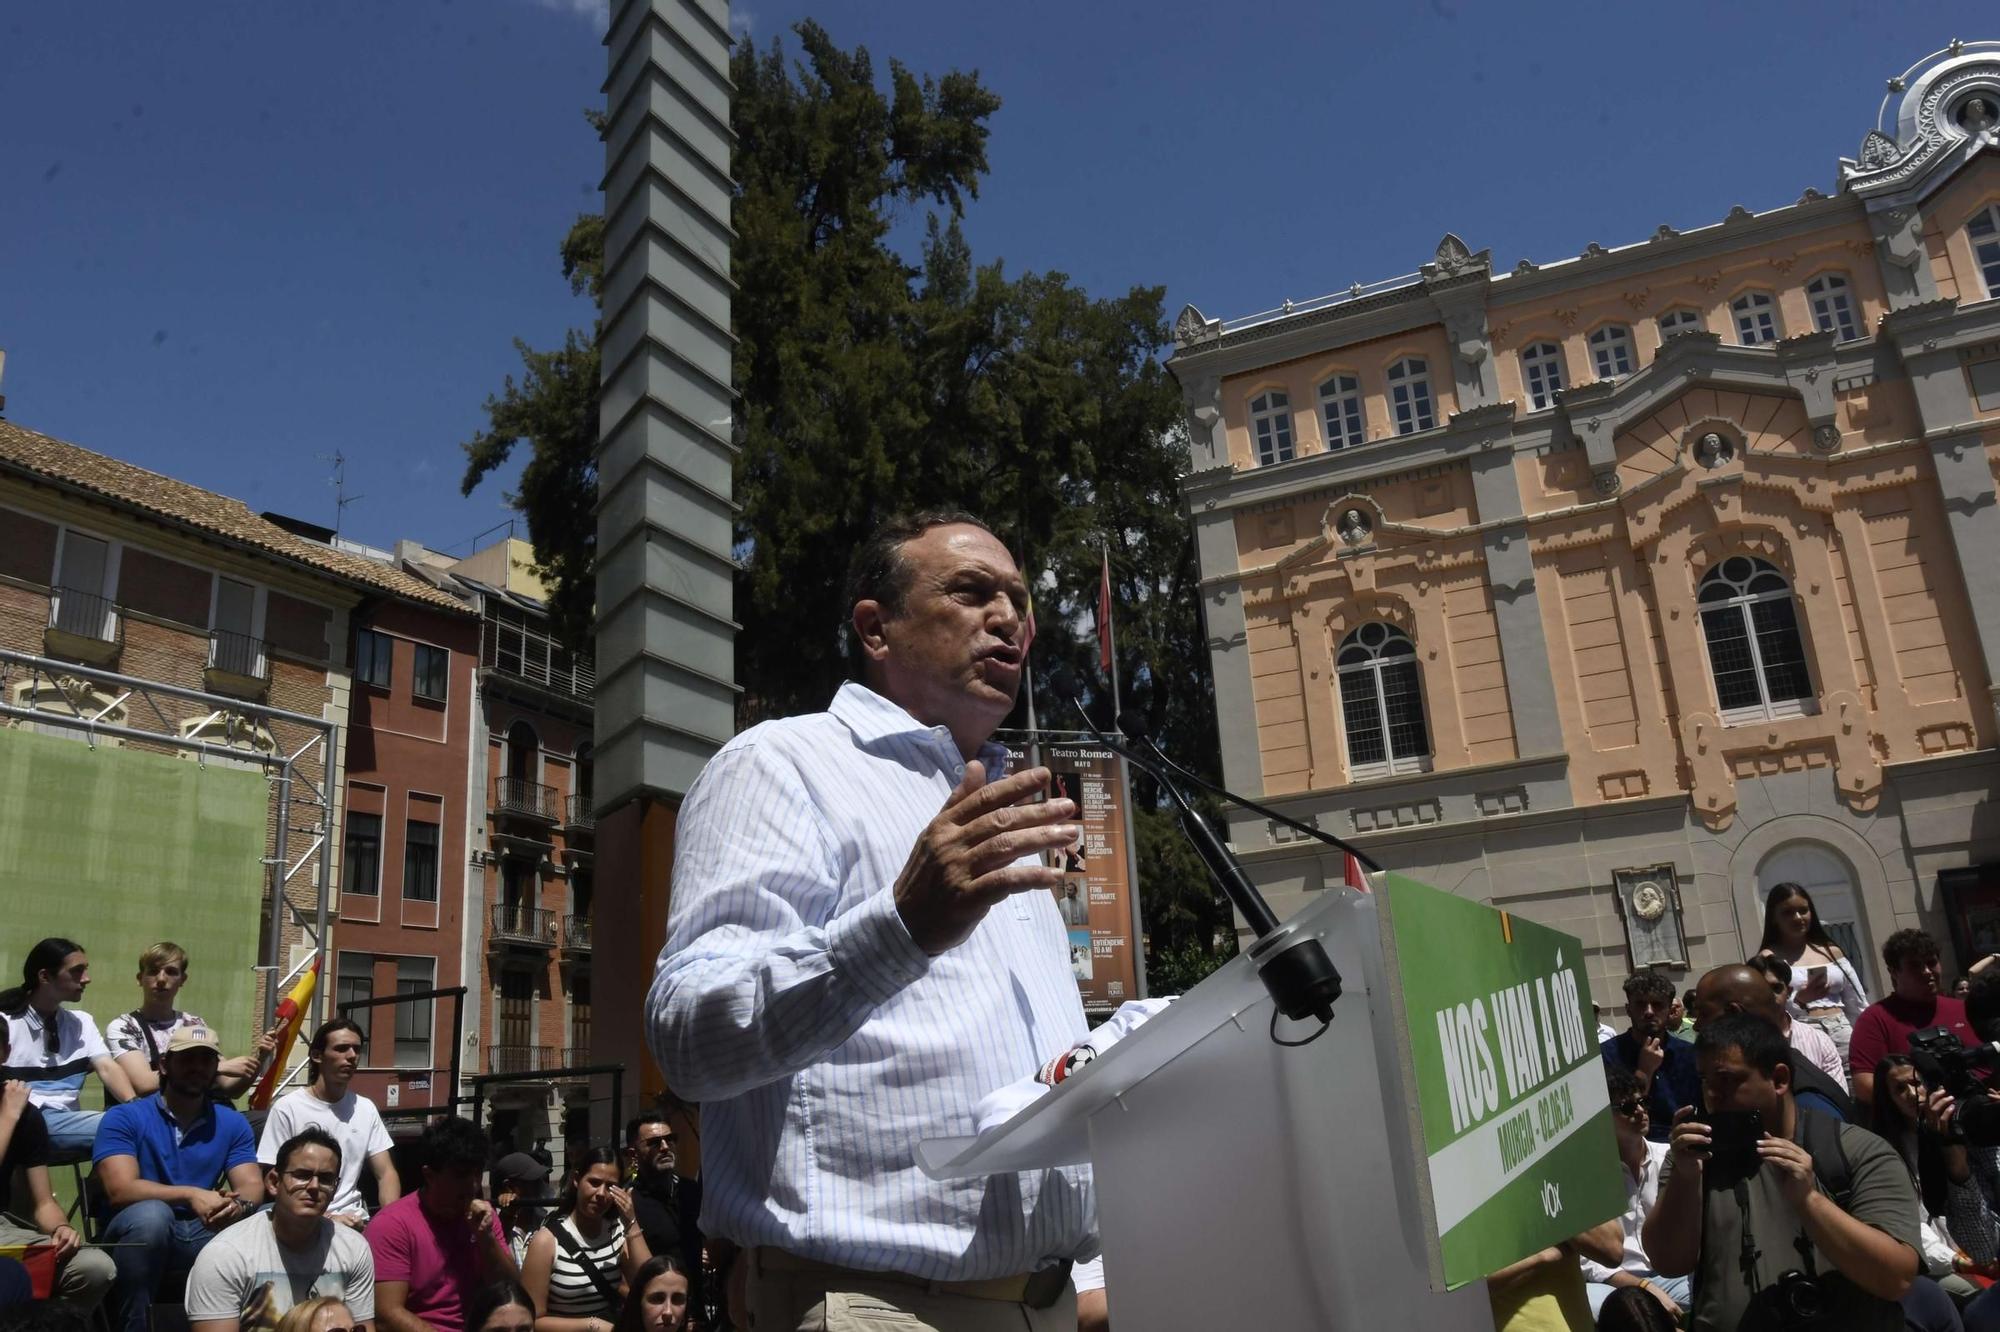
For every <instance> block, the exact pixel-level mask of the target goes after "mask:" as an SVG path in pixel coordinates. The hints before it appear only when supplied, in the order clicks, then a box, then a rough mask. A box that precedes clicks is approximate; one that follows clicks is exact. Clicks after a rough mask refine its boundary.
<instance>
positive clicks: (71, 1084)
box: [0, 938, 132, 1160]
mask: <svg viewBox="0 0 2000 1332" xmlns="http://www.w3.org/2000/svg"><path fill="white" fill-rule="evenodd" d="M89 984H90V959H89V958H88V957H86V956H84V952H83V949H82V948H81V947H79V946H78V945H77V944H74V943H72V942H70V941H69V940H68V939H55V938H51V939H44V940H42V941H41V942H40V943H38V944H36V945H35V946H34V947H33V948H31V949H29V950H28V958H27V960H26V961H25V962H23V963H22V964H21V984H20V985H19V986H18V987H16V988H14V989H11V990H8V991H6V992H5V993H3V994H0V1013H5V1014H6V1016H7V1035H8V1043H9V1046H10V1047H11V1050H12V1053H11V1054H9V1056H8V1063H9V1066H10V1067H13V1068H42V1069H47V1070H50V1076H49V1077H47V1078H44V1079H42V1080H40V1081H36V1082H31V1083H29V1084H28V1097H29V1099H30V1100H32V1101H33V1102H34V1103H35V1108H36V1109H38V1110H40V1111H41V1112H42V1118H43V1119H44V1120H46V1121H47V1122H48V1129H49V1147H50V1149H51V1150H52V1151H53V1152H54V1153H55V1155H56V1156H58V1157H60V1158H62V1159H65V1160H80V1159H82V1158H83V1157H84V1156H86V1155H88V1154H89V1152H90V1144H91V1142H92V1141H93V1140H94V1139H95V1138H96V1137H97V1125H98V1121H100V1120H101V1119H103V1118H104V1112H103V1111H101V1110H85V1109H84V1108H83V1080H84V1077H85V1075H86V1074H87V1073H90V1072H95V1073H96V1074H97V1076H98V1079H99V1080H100V1081H101V1082H103V1083H104V1091H105V1094H106V1096H107V1097H109V1098H110V1099H111V1100H112V1101H114V1102H122V1101H129V1100H131V1099H132V1083H131V1082H130V1080H128V1079H127V1078H126V1076H125V1070H124V1069H122V1068H120V1067H119V1066H118V1061H117V1060H115V1059H113V1058H112V1057H111V1051H110V1049H109V1048H108V1047H106V1045H105V1044H104V1037H103V1036H101V1035H99V1034H98V1030H97V1022H96V1020H95V1019H94V1018H92V1017H91V1016H90V1014H88V1013H86V1012H84V1011H83V1010H82V1009H80V1008H64V1007H63V1005H64V1004H74V1003H78V1002H81V1001H82V999H83V992H84V989H85V988H86V987H87V986H89Z"/></svg>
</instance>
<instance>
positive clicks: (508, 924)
mask: <svg viewBox="0 0 2000 1332" xmlns="http://www.w3.org/2000/svg"><path fill="white" fill-rule="evenodd" d="M493 937H494V938H495V939H498V940H505V941H507V942H509V943H522V944H529V945H532V946H534V947H537V948H553V947H555V943H556V913H555V912H553V911H544V910H543V909H542V908H540V907H531V906H510V905H508V904H507V903H505V902H495V903H494V904H493Z"/></svg>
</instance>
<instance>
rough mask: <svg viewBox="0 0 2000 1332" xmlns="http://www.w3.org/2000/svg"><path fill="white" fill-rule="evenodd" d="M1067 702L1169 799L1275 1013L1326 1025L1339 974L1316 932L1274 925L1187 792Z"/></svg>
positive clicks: (1238, 864)
mask: <svg viewBox="0 0 2000 1332" xmlns="http://www.w3.org/2000/svg"><path fill="white" fill-rule="evenodd" d="M1069 701H1070V704H1071V706H1073V707H1075V709H1076V711H1077V714H1078V715H1079V716H1081V717H1082V718H1083V724H1084V726H1085V728H1086V729H1088V730H1089V732H1090V733H1091V735H1092V736H1094V737H1095V738H1096V739H1097V742H1098V743H1099V744H1101V745H1103V746H1104V747H1105V748H1106V749H1109V750H1110V751H1111V752H1112V753H1114V754H1117V755H1119V756H1120V757H1121V758H1123V759H1125V760H1126V761H1127V762H1129V763H1132V764H1135V765H1137V766H1138V767H1140V768H1142V769H1144V770H1145V771H1146V772H1147V773H1148V774H1150V775H1151V776H1152V778H1153V780H1154V781H1156V782H1158V783H1159V784H1160V787H1161V789H1163V790H1164V791H1166V793H1167V796H1168V798H1169V799H1171V800H1172V801H1173V802H1174V809H1175V811H1176V812H1177V813H1178V814H1179V816H1180V825H1181V831H1182V832H1184V833H1186V834H1187V838H1188V841H1189V842H1190V843H1192V844H1193V846H1194V849H1195V852H1196V854H1198V855H1199V856H1200V857H1201V859H1202V863H1203V864H1204V865H1206V866H1207V867H1208V873H1209V877H1210V878H1212V879H1214V880H1215V882H1216V886H1218V887H1219V888H1221V889H1222V891H1223V894H1224V895H1225V896H1227V897H1228V898H1229V900H1230V902H1231V903H1233V904H1234V905H1235V907H1236V909H1237V910H1238V911H1241V912H1242V913H1243V918H1244V919H1245V920H1246V921H1248V922H1249V923H1250V928H1251V929H1252V930H1253V931H1255V932H1256V934H1257V939H1256V941H1255V942H1254V943H1252V944H1251V945H1250V949H1249V952H1250V958H1251V960H1252V961H1253V962H1254V963H1255V964H1256V967H1257V976H1258V978H1259V979H1260V980H1262V981H1263V982H1264V988H1265V989H1266V990H1268V991H1269V992H1270V995H1271V998H1272V1000H1273V1001H1274V1002H1275V1003H1276V1004H1277V1007H1278V1011H1279V1012H1280V1013H1282V1014H1284V1015H1285V1016H1286V1017H1287V1018H1290V1019H1292V1020H1293V1021H1298V1020H1300V1019H1303V1018H1308V1017H1317V1018H1318V1019H1319V1020H1320V1023H1321V1030H1324V1029H1325V1026H1326V1024H1329V1023H1331V1022H1332V1021H1333V1004H1334V1001H1335V1000H1336V999H1338V998H1340V972H1339V971H1337V970H1335V968H1334V965H1333V959H1332V958H1330V957H1328V956H1327V955H1326V948H1325V946H1324V945H1323V944H1321V943H1320V941H1319V939H1318V938H1317V937H1316V936H1314V935H1311V934H1308V933H1306V932H1304V931H1302V930H1300V929H1299V928H1298V927H1296V926H1292V925H1280V924H1279V923H1278V917H1277V914H1276V913H1275V912H1273V911H1272V910H1271V906H1270V903H1268V902H1266V901H1265V900H1264V895H1263V894H1262V893H1260V892H1258V891H1257V885H1255V884H1253V883H1251V882H1250V876H1249V875H1248V874H1246V873H1244V871H1243V866H1242V864H1241V862H1239V861H1238V860H1237V859H1236V856H1235V854H1234V853H1233V852H1231V851H1230V849H1229V847H1228V846H1227V845H1226V844H1225V843H1224V842H1223V840H1222V839H1221V838H1220V837H1218V836H1216V833H1215V829H1214V828H1211V827H1210V826H1209V825H1208V821H1207V820H1206V819H1204V818H1202V817H1201V815H1200V813H1199V812H1198V811H1196V809H1195V807H1194V806H1193V805H1192V804H1191V803H1189V801H1188V798H1187V794H1186V793H1185V792H1184V791H1182V790H1181V788H1180V784H1179V783H1177V782H1176V781H1174V779H1173V777H1172V776H1171V775H1170V773H1169V770H1168V768H1167V766H1166V765H1164V764H1162V763H1159V762H1155V761H1154V760H1153V759H1151V758H1149V757H1147V756H1146V755H1145V754H1143V753H1140V752H1138V751H1136V750H1134V749H1132V748H1130V747H1129V746H1127V745H1124V744H1121V743H1119V742H1118V741H1116V740H1113V739H1112V738H1111V737H1110V736H1108V735H1106V734H1105V733H1104V732H1103V731H1101V730H1099V729H1098V728H1097V723H1096V722H1093V721H1092V720H1091V719H1090V714H1089V713H1088V712H1086V711H1084V707H1083V703H1082V702H1081V701H1080V700H1079V699H1078V698H1077V697H1076V695H1074V694H1070V695H1069ZM1155 748H1157V747H1155ZM1274 1026H1275V1020H1274ZM1317 1034H1318V1033H1315V1035H1317ZM1307 1039H1311V1038H1310V1037H1309V1038H1307ZM1292 1043H1293V1044H1303V1042H1292Z"/></svg>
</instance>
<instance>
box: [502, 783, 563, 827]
mask: <svg viewBox="0 0 2000 1332" xmlns="http://www.w3.org/2000/svg"><path fill="white" fill-rule="evenodd" d="M560 808H561V806H560V803H559V802H558V801H557V799H556V789H555V788H554V787H553V786H543V785H542V784H541V783H540V782H531V781H529V780H528V779H527V778H525V777H501V778H497V779H496V780H495V781H494V783H493V809H494V812H495V813H499V814H519V815H522V816H523V817H526V818H530V819H542V820H544V821H546V822H548V823H554V822H555V821H556V819H557V817H558V814H557V811H558V810H559V809H560Z"/></svg>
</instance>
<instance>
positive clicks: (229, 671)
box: [208, 629, 271, 680]
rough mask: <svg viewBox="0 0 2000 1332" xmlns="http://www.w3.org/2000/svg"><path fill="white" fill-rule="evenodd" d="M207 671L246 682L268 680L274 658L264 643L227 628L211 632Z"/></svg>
mask: <svg viewBox="0 0 2000 1332" xmlns="http://www.w3.org/2000/svg"><path fill="white" fill-rule="evenodd" d="M208 669H209V670H211V671H217V672H220V673H221V674H224V675H235V676H240V677H242V678H243V679H246V680H269V679H270V678H271V657H270V654H269V653H268V652H266V651H265V644H264V640H263V639H261V638H256V637H253V636H251V635H249V634H237V633H231V632H230V631H229V630H227V629H211V630H209V631H208Z"/></svg>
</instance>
